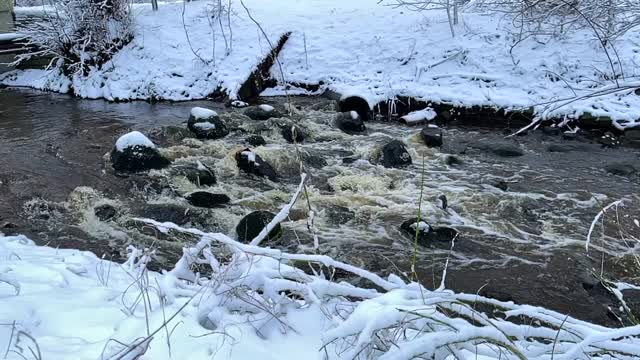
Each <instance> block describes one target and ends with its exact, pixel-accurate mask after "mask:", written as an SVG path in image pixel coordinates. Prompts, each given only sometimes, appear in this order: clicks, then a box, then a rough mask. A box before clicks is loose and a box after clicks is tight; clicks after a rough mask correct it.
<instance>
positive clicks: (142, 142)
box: [116, 131, 156, 151]
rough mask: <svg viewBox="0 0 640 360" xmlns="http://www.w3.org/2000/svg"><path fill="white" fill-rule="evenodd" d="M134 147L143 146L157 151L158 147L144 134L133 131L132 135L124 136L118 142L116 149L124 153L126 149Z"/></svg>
mask: <svg viewBox="0 0 640 360" xmlns="http://www.w3.org/2000/svg"><path fill="white" fill-rule="evenodd" d="M134 146H141V147H146V148H152V149H155V147H156V145H155V144H154V143H153V142H152V141H151V140H149V138H147V137H146V136H144V134H142V133H141V132H139V131H132V132H130V133H127V134H125V135H122V136H121V137H120V138H118V140H117V141H116V149H117V150H118V151H123V150H124V149H127V148H130V147H134Z"/></svg>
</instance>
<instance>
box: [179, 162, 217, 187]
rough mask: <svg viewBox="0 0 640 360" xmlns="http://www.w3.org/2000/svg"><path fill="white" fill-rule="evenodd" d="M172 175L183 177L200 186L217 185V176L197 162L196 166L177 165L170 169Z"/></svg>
mask: <svg viewBox="0 0 640 360" xmlns="http://www.w3.org/2000/svg"><path fill="white" fill-rule="evenodd" d="M170 173H171V175H174V176H176V175H181V176H184V177H186V178H187V179H188V180H189V181H190V182H192V183H193V184H196V185H198V186H211V185H215V184H216V176H215V174H214V172H213V170H211V169H210V168H209V167H208V166H206V165H204V164H202V163H201V162H199V161H198V162H197V163H195V164H181V165H176V166H174V167H172V168H171V169H170Z"/></svg>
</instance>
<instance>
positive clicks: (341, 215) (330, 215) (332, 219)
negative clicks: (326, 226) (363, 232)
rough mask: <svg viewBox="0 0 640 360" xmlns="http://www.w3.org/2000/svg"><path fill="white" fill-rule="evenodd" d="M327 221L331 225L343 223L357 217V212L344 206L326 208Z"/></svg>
mask: <svg viewBox="0 0 640 360" xmlns="http://www.w3.org/2000/svg"><path fill="white" fill-rule="evenodd" d="M325 216H326V217H327V221H328V222H329V223H330V224H331V225H343V224H346V223H348V222H349V221H351V220H353V219H355V218H356V214H355V213H354V212H353V211H351V210H349V208H347V207H344V206H332V207H330V208H327V209H326V210H325Z"/></svg>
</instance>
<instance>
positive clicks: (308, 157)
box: [302, 154, 328, 169]
mask: <svg viewBox="0 0 640 360" xmlns="http://www.w3.org/2000/svg"><path fill="white" fill-rule="evenodd" d="M302 160H303V162H304V164H305V165H308V166H310V167H312V168H314V169H322V168H323V167H325V166H327V165H328V163H327V160H325V159H324V158H323V157H322V156H320V155H312V154H305V155H303V156H302Z"/></svg>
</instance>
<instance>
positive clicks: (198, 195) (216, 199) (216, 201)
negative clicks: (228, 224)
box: [186, 191, 231, 208]
mask: <svg viewBox="0 0 640 360" xmlns="http://www.w3.org/2000/svg"><path fill="white" fill-rule="evenodd" d="M186 199H187V201H189V204H191V205H193V206H196V207H202V208H217V207H222V206H224V205H225V204H228V203H229V202H230V201H231V199H230V198H229V197H228V196H227V195H225V194H213V193H210V192H208V191H196V192H193V193H191V194H189V195H188V196H187V197H186Z"/></svg>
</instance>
